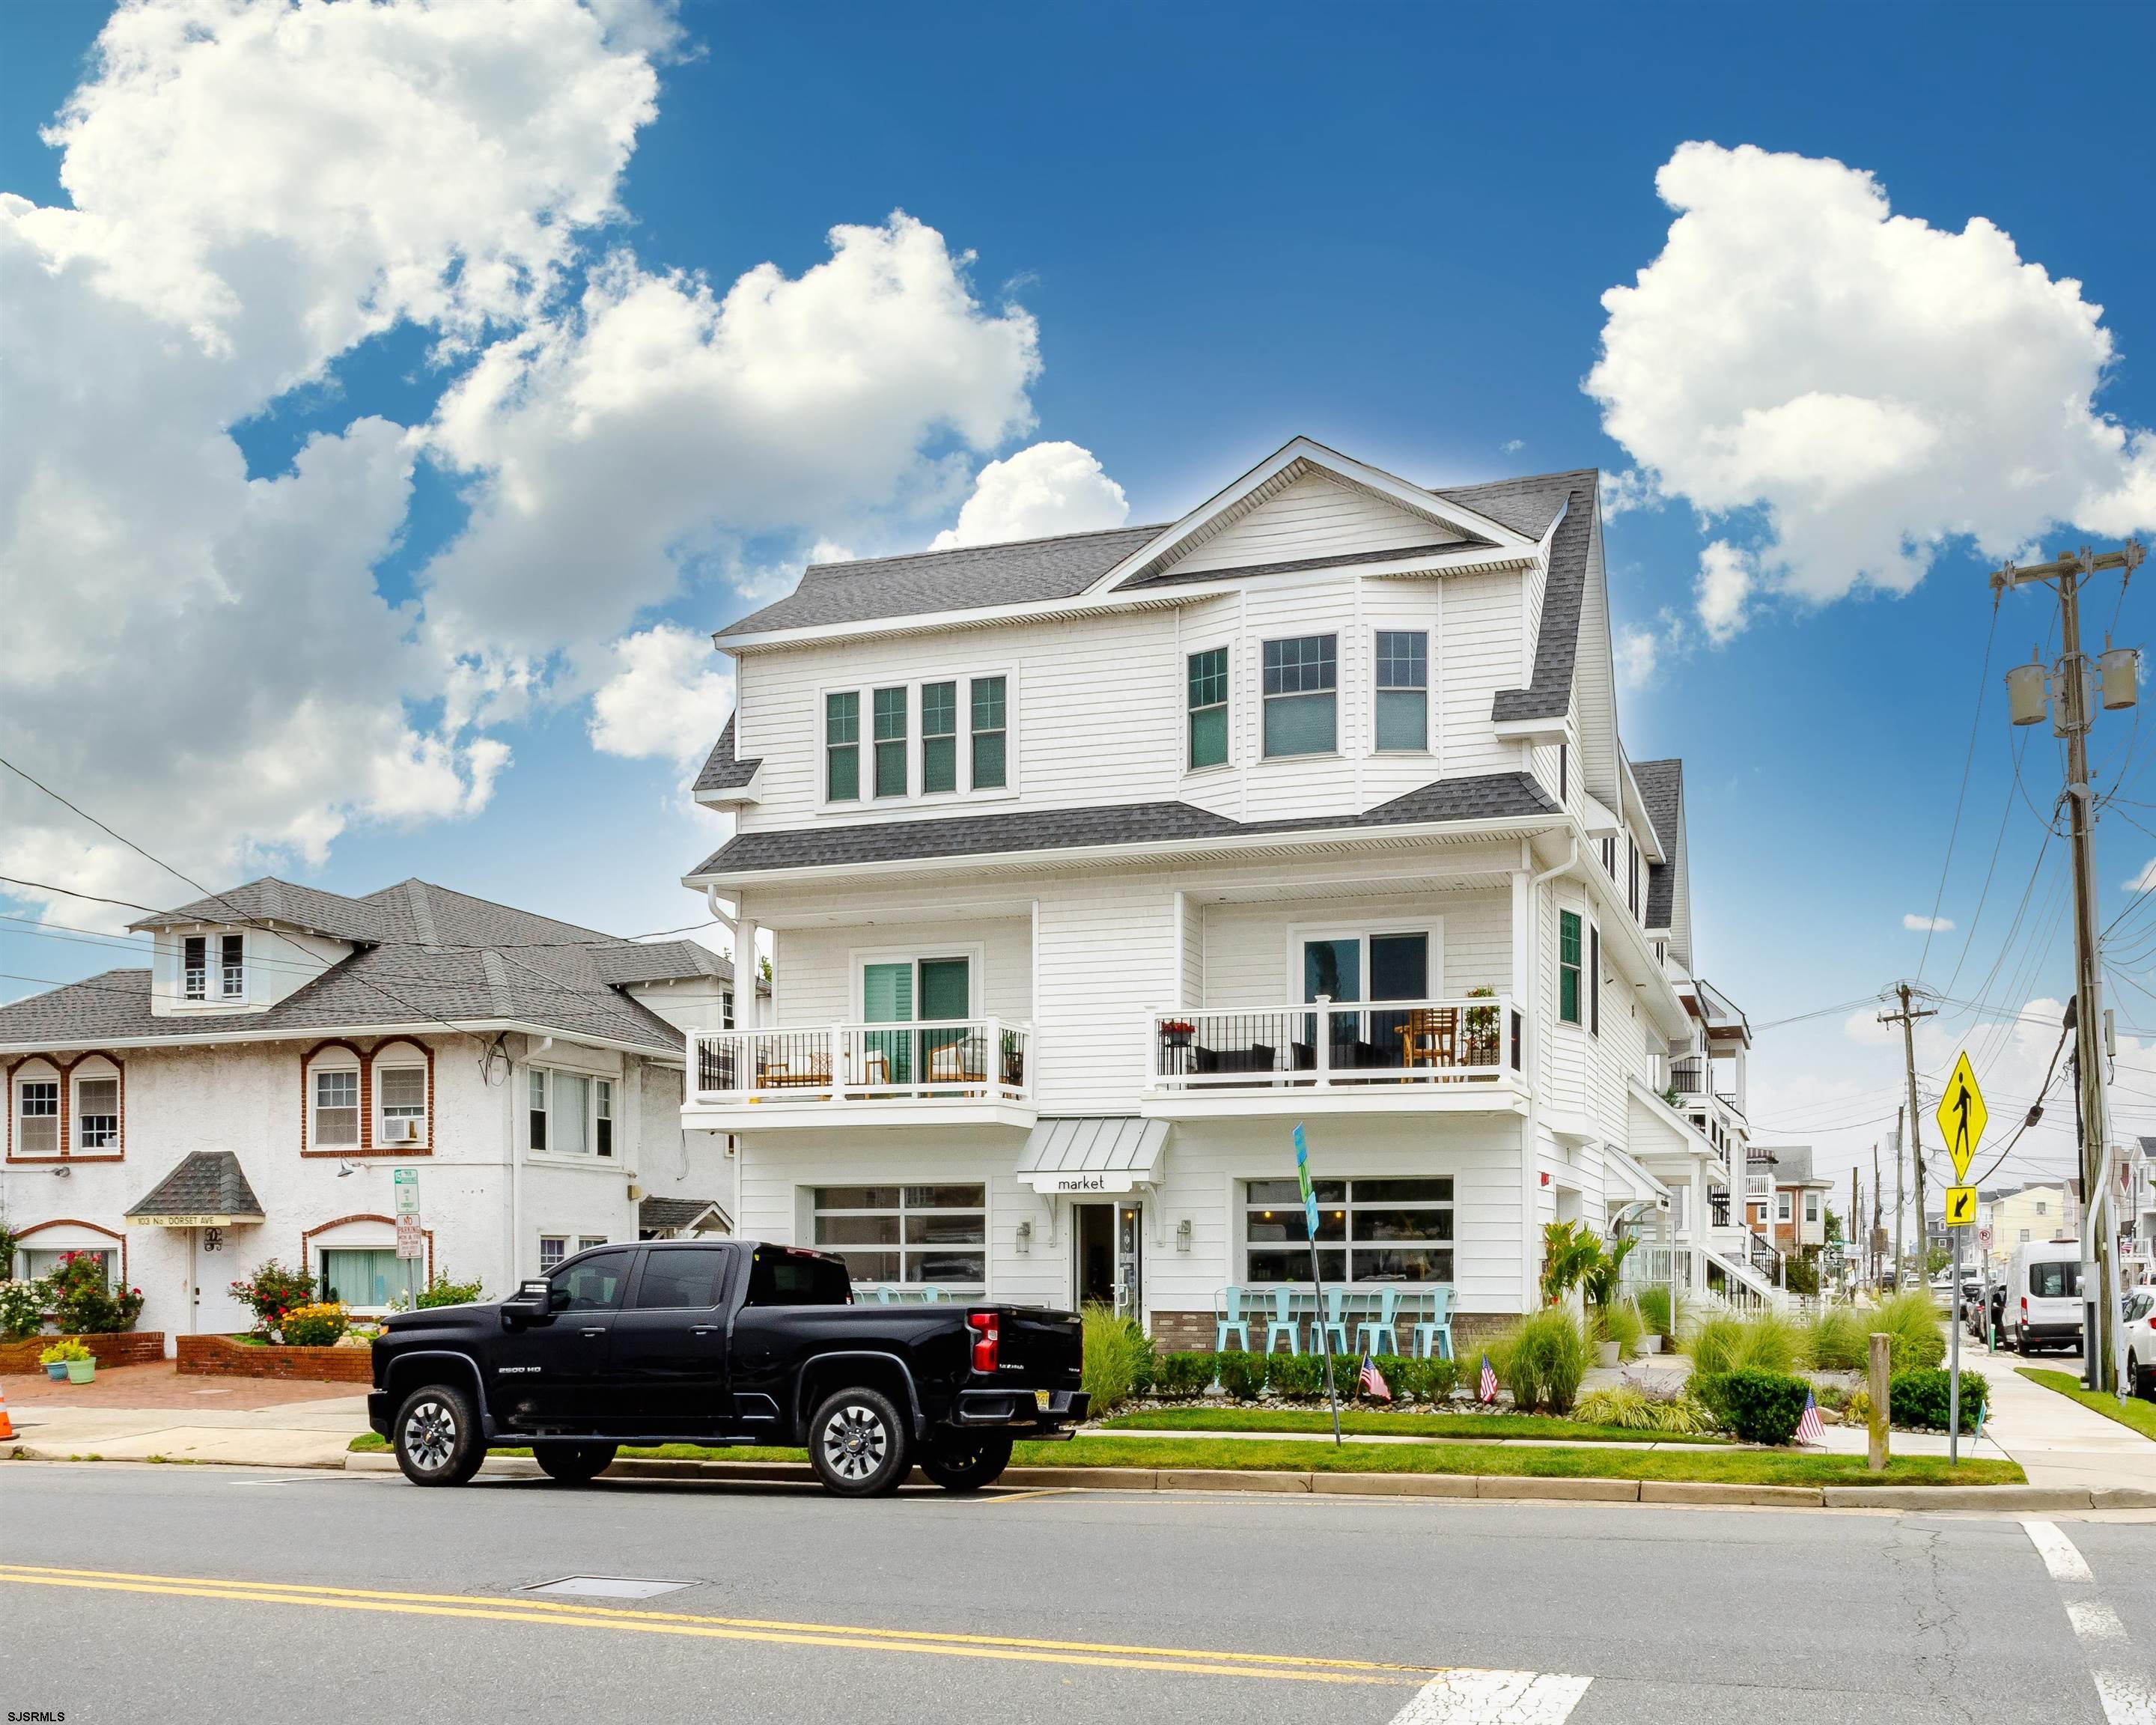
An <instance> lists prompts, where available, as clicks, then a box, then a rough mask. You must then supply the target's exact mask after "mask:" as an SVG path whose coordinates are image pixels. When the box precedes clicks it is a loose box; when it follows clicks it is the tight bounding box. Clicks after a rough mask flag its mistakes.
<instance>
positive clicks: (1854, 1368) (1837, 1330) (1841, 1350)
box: [1809, 1306, 1871, 1372]
mask: <svg viewBox="0 0 2156 1725" xmlns="http://www.w3.org/2000/svg"><path fill="white" fill-rule="evenodd" d="M1810 1328H1811V1334H1810V1337H1809V1343H1810V1352H1811V1357H1812V1366H1813V1368H1814V1369H1815V1370H1816V1371H1821V1372H1861V1371H1862V1370H1863V1369H1864V1368H1865V1364H1866V1361H1867V1360H1869V1358H1871V1343H1870V1342H1868V1341H1867V1340H1866V1331H1865V1327H1864V1322H1863V1320H1862V1319H1861V1317H1858V1315H1857V1314H1856V1312H1855V1311H1854V1310H1852V1309H1851V1307H1846V1306H1830V1307H1827V1308H1826V1309H1825V1311H1823V1312H1820V1314H1819V1316H1818V1317H1815V1318H1814V1319H1813V1320H1812V1322H1811V1326H1810Z"/></svg>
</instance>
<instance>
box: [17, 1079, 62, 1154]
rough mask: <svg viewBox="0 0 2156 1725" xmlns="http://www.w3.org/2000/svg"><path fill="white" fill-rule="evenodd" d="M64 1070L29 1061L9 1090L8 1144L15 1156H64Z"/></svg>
mask: <svg viewBox="0 0 2156 1725" xmlns="http://www.w3.org/2000/svg"><path fill="white" fill-rule="evenodd" d="M62 1083H63V1080H62V1078H61V1076H60V1069H59V1067H58V1066H55V1065H53V1063H52V1062H51V1061H50V1060H25V1061H23V1064H22V1065H19V1066H18V1067H17V1068H16V1069H15V1072H14V1076H13V1081H12V1083H11V1084H10V1086H9V1091H8V1115H9V1119H8V1128H9V1130H8V1154H9V1155H11V1156H58V1155H59V1153H60V1086H61V1084H62Z"/></svg>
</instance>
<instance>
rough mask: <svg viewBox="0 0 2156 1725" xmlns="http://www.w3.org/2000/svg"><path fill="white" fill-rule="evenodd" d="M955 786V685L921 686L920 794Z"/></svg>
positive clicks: (956, 777) (956, 702)
mask: <svg viewBox="0 0 2156 1725" xmlns="http://www.w3.org/2000/svg"><path fill="white" fill-rule="evenodd" d="M957 788H958V685H957V684H956V683H923V684H922V685H921V794H922V795H923V796H932V795H934V794H935V793H937V792H938V791H955V790H957Z"/></svg>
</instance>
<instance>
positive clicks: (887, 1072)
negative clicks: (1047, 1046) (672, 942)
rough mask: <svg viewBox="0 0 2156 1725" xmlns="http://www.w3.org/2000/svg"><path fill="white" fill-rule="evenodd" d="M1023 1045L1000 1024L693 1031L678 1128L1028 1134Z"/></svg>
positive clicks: (1022, 1034)
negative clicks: (983, 1127) (968, 1127)
mask: <svg viewBox="0 0 2156 1725" xmlns="http://www.w3.org/2000/svg"><path fill="white" fill-rule="evenodd" d="M1032 1041H1033V1032H1032V1027H1031V1026H1030V1025H1027V1024H1014V1023H1011V1022H1009V1020H1007V1019H937V1020H933V1021H929V1022H922V1023H914V1024H824V1025H818V1026H815V1027H814V1028H806V1027H804V1028H799V1029H769V1030H706V1031H699V1032H696V1033H695V1034H692V1035H691V1036H690V1039H689V1093H688V1097H687V1100H686V1101H685V1102H684V1103H683V1105H682V1109H681V1123H682V1124H683V1126H685V1127H688V1128H690V1129H691V1130H696V1131H707V1132H742V1131H760V1130H763V1129H765V1128H767V1127H788V1126H793V1127H802V1126H833V1125H839V1124H845V1125H850V1126H859V1125H880V1124H900V1123H905V1124H911V1125H919V1126H953V1125H963V1124H968V1123H977V1124H988V1125H1007V1126H1016V1127H1030V1126H1032V1124H1033V1122H1034V1105H1033V1048H1032Z"/></svg>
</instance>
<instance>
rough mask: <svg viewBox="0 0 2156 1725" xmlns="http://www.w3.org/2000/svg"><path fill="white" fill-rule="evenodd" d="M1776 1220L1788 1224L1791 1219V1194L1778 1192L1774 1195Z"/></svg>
mask: <svg viewBox="0 0 2156 1725" xmlns="http://www.w3.org/2000/svg"><path fill="white" fill-rule="evenodd" d="M1774 1219H1775V1220H1776V1221H1777V1222H1786V1221H1788V1220H1789V1194H1788V1193H1786V1192H1777V1193H1776V1194H1774Z"/></svg>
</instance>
